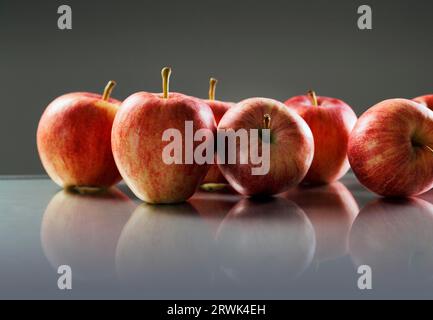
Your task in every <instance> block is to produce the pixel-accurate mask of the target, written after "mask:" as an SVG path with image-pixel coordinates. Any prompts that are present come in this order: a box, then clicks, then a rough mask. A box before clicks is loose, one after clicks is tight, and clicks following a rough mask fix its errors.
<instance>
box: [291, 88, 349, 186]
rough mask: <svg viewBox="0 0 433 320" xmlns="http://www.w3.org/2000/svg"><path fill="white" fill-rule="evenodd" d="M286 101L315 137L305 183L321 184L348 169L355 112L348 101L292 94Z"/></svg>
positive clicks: (344, 172) (313, 94)
mask: <svg viewBox="0 0 433 320" xmlns="http://www.w3.org/2000/svg"><path fill="white" fill-rule="evenodd" d="M285 104H286V105H287V106H288V107H289V108H291V109H293V110H295V111H296V112H297V113H298V114H299V115H300V116H301V117H302V118H303V119H304V120H305V121H306V122H307V124H308V126H309V127H310V129H311V131H312V132H313V137H314V158H313V162H312V164H311V167H310V169H309V170H308V173H307V175H306V176H305V178H304V180H303V183H307V184H322V183H329V182H333V181H336V180H338V179H340V178H341V177H342V176H344V175H345V174H346V172H347V171H348V170H349V167H350V166H349V161H348V160H347V143H348V141H349V135H350V132H351V131H352V129H353V127H354V125H355V123H356V120H357V118H356V114H355V112H353V110H352V108H351V107H350V106H349V105H347V104H346V103H345V102H343V101H341V100H338V99H335V98H328V97H320V96H316V94H315V93H314V91H310V92H309V93H308V95H306V96H297V97H293V98H291V99H289V100H287V101H286V102H285Z"/></svg>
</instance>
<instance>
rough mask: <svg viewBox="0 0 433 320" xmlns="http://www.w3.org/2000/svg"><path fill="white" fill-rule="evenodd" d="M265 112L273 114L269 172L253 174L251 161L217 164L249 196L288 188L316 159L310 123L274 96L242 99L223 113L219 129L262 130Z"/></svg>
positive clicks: (238, 153) (226, 176) (230, 181)
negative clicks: (314, 158)
mask: <svg viewBox="0 0 433 320" xmlns="http://www.w3.org/2000/svg"><path fill="white" fill-rule="evenodd" d="M266 114H268V115H270V117H271V121H270V132H271V146H270V166H269V168H270V169H269V172H268V174H266V175H255V176H254V175H252V172H251V168H252V167H253V165H252V164H251V163H248V164H240V163H236V164H218V166H219V168H220V170H221V172H222V174H223V175H224V177H225V178H226V179H227V181H228V182H229V183H230V185H231V186H232V187H233V188H234V189H235V190H236V191H237V192H239V193H240V194H243V195H246V196H255V195H274V194H278V193H281V192H284V191H286V190H288V189H289V188H290V187H292V186H294V185H296V184H298V183H299V182H300V181H301V180H302V179H303V178H304V177H305V175H306V173H307V171H308V168H309V167H310V165H311V162H312V160H313V154H314V141H313V135H312V133H311V130H310V128H309V127H308V125H307V123H306V122H305V121H304V120H303V119H302V118H301V117H300V116H299V115H298V114H296V112H294V111H291V110H289V109H288V108H287V107H286V106H285V105H284V104H283V103H281V102H279V101H276V100H273V99H268V98H250V99H246V100H243V101H241V102H239V103H238V104H237V105H236V106H235V107H233V108H231V109H230V110H228V111H227V112H226V114H225V115H224V116H223V118H222V119H221V121H220V123H219V125H218V131H220V130H226V129H233V130H235V131H236V130H238V129H241V128H244V129H246V130H247V131H248V132H249V130H250V129H263V128H264V124H263V119H264V116H265V115H266ZM236 140H237V147H236V152H237V161H239V159H240V152H241V151H240V150H239V149H240V147H239V139H236ZM259 143H260V144H261V142H260V141H259ZM260 149H261V146H259V150H260Z"/></svg>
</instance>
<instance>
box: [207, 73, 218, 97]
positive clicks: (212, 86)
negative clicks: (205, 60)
mask: <svg viewBox="0 0 433 320" xmlns="http://www.w3.org/2000/svg"><path fill="white" fill-rule="evenodd" d="M217 83H218V80H217V79H215V78H210V80H209V100H215V88H216V85H217Z"/></svg>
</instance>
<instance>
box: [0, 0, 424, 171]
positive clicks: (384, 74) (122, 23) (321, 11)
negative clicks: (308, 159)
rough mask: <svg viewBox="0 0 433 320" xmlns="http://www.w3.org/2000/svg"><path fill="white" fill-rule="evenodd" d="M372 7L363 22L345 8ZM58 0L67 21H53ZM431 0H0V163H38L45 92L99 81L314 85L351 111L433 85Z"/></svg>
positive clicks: (227, 87)
mask: <svg viewBox="0 0 433 320" xmlns="http://www.w3.org/2000/svg"><path fill="white" fill-rule="evenodd" d="M365 3H367V4H369V5H371V6H372V9H373V28H374V29H373V30H372V31H360V30H358V28H357V24H356V22H357V19H358V14H357V8H358V6H359V5H361V4H365ZM61 4H69V5H71V6H72V10H73V30H72V31H61V30H58V29H57V19H58V14H57V7H58V6H59V5H61ZM432 12H433V2H432V1H431V0H430V1H428V0H426V1H422V0H417V1H408V0H405V1H395V0H394V1H385V0H380V1H374V0H369V1H349V0H335V1H319V0H316V1H311V0H310V1H306V0H296V1H288V0H285V1H275V0H268V1H233V0H231V1H227V0H219V1H215V0H213V1H209V0H200V1H192V0H188V1H170V0H165V1H109V0H105V1H71V0H69V1H62V2H59V1H50V0H43V1H42V0H39V1H19V0H18V1H17V0H14V1H12V0H11V1H4V0H0V94H1V95H0V97H1V116H0V146H1V153H0V155H1V157H0V159H1V160H0V161H1V162H0V163H1V165H0V174H39V173H43V169H42V166H41V164H40V162H39V158H38V155H37V151H36V144H35V132H36V128H37V123H38V120H39V117H40V115H41V113H42V112H43V110H44V108H45V107H46V105H47V104H48V103H49V102H50V101H51V100H53V99H54V98H55V97H57V96H59V95H61V94H63V93H66V92H71V91H82V90H84V91H94V92H95V91H96V92H100V91H101V90H102V88H103V87H104V85H105V83H106V82H107V80H109V79H115V80H116V81H117V82H118V87H117V88H116V89H115V92H114V96H115V97H117V98H119V99H124V98H126V97H127V96H128V95H129V94H131V93H133V92H135V91H139V90H148V91H160V69H161V67H162V66H164V65H170V66H172V67H173V72H174V73H173V77H172V83H171V88H172V90H173V91H182V92H185V93H188V94H191V95H197V96H202V97H205V96H206V94H207V87H208V78H209V76H211V75H212V76H215V77H217V78H218V79H219V80H220V85H219V87H218V89H217V96H218V98H220V99H224V100H232V101H238V100H240V99H243V98H247V97H251V96H266V97H272V98H276V99H279V100H285V99H286V98H288V97H291V96H293V95H297V94H300V93H303V92H304V91H305V90H307V89H309V88H314V89H315V90H316V91H318V93H319V94H323V95H328V96H334V97H338V98H341V99H343V100H345V101H346V102H348V103H349V104H350V105H352V106H353V108H354V109H355V111H356V113H357V114H358V115H359V114H361V113H362V112H363V111H364V110H365V109H366V108H368V107H369V106H371V105H373V104H374V103H376V102H378V101H380V100H383V99H385V98H390V97H413V96H417V95H420V94H424V93H428V92H432V91H433V81H432V78H431V73H432V70H433V61H432V52H433V42H432V30H433V19H431V13H432Z"/></svg>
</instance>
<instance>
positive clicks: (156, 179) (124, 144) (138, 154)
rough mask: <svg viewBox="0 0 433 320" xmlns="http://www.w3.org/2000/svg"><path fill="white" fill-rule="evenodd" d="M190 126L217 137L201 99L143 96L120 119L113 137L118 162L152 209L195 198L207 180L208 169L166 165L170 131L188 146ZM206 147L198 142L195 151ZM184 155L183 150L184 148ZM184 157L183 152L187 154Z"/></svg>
mask: <svg viewBox="0 0 433 320" xmlns="http://www.w3.org/2000/svg"><path fill="white" fill-rule="evenodd" d="M185 121H193V123H194V133H195V132H196V131H197V130H199V129H208V130H211V131H212V132H215V120H214V117H213V114H212V110H211V109H210V108H209V106H208V105H206V104H205V103H203V102H202V101H201V100H199V99H194V98H192V97H189V96H186V95H183V94H180V93H175V92H172V93H170V95H169V97H168V98H167V99H164V98H163V96H162V94H153V93H148V92H138V93H135V94H133V95H131V96H130V97H128V98H127V99H126V100H125V101H124V102H123V103H122V105H121V108H120V110H119V112H118V113H117V115H116V118H115V120H114V124H113V131H112V140H111V142H112V148H113V154H114V159H115V161H116V164H117V166H118V168H119V171H120V173H121V175H122V177H123V179H124V180H125V182H126V184H127V185H128V186H129V187H130V188H131V190H132V191H133V192H134V194H135V195H136V196H137V197H138V198H140V199H141V200H143V201H145V202H147V203H154V204H157V203H161V204H162V203H178V202H183V201H185V200H187V199H188V198H190V197H191V196H192V195H193V194H194V192H195V191H196V189H197V187H198V186H199V185H200V183H201V182H202V180H203V178H204V177H205V175H206V173H207V171H208V169H209V165H208V164H203V165H200V164H197V163H195V161H194V163H193V164H172V165H167V164H165V163H164V161H163V159H162V152H163V149H164V147H165V146H166V145H167V144H168V142H166V141H163V140H162V136H163V132H164V131H165V130H166V129H178V130H179V131H180V132H181V133H182V137H183V143H184V142H185ZM200 143H201V142H194V144H193V145H194V149H195V147H196V146H197V145H199V144H200ZM182 150H183V151H184V148H183V147H182ZM182 153H184V152H182Z"/></svg>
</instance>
